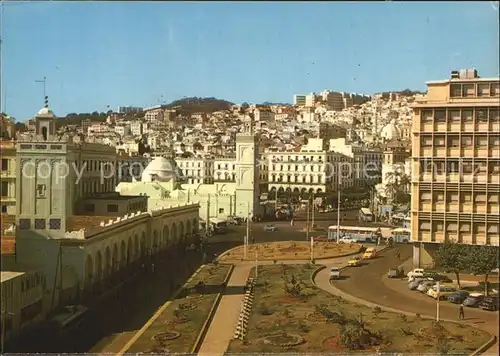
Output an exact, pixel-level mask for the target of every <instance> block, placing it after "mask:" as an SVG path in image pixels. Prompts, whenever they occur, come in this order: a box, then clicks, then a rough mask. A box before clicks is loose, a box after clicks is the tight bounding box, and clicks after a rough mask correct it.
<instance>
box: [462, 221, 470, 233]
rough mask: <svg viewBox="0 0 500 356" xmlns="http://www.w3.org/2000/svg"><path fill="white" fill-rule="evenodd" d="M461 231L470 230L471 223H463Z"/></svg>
mask: <svg viewBox="0 0 500 356" xmlns="http://www.w3.org/2000/svg"><path fill="white" fill-rule="evenodd" d="M460 232H470V223H461V224H460Z"/></svg>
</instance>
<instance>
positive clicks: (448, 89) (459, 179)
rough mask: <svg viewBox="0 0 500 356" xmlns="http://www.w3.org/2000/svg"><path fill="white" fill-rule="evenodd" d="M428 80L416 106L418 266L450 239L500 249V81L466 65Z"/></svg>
mask: <svg viewBox="0 0 500 356" xmlns="http://www.w3.org/2000/svg"><path fill="white" fill-rule="evenodd" d="M426 84H427V87H428V92H427V95H425V96H420V97H417V98H416V100H415V103H414V105H413V109H414V119H413V130H412V135H413V139H412V154H413V157H412V203H411V210H412V217H411V223H412V242H413V244H414V255H413V262H414V265H415V266H428V265H432V264H433V258H432V256H433V253H434V251H435V250H436V248H437V247H438V246H439V244H440V243H442V242H444V241H447V240H455V241H457V242H458V243H463V244H480V245H483V244H490V245H494V246H498V240H499V232H500V230H499V214H500V209H499V195H500V193H499V192H500V119H499V99H500V88H499V78H480V77H479V76H478V75H477V72H476V71H475V70H467V71H465V70H462V71H460V72H452V76H451V78H450V79H447V80H441V81H432V82H427V83H426Z"/></svg>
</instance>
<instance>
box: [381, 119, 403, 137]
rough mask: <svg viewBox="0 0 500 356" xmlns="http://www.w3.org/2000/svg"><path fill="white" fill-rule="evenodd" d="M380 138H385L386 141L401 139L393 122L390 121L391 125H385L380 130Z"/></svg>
mask: <svg viewBox="0 0 500 356" xmlns="http://www.w3.org/2000/svg"><path fill="white" fill-rule="evenodd" d="M380 136H381V137H382V138H385V139H386V140H397V139H399V138H400V137H401V133H400V132H399V129H398V128H397V126H396V124H395V123H394V121H391V123H389V124H387V125H385V126H384V127H383V128H382V131H380Z"/></svg>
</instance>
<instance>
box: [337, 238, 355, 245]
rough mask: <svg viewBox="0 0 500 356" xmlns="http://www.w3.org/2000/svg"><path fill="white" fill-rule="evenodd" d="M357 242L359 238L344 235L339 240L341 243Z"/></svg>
mask: <svg viewBox="0 0 500 356" xmlns="http://www.w3.org/2000/svg"><path fill="white" fill-rule="evenodd" d="M357 242H358V240H354V239H353V238H350V237H342V238H341V239H340V240H339V243H341V244H355V243H357Z"/></svg>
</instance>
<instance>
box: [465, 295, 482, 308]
mask: <svg viewBox="0 0 500 356" xmlns="http://www.w3.org/2000/svg"><path fill="white" fill-rule="evenodd" d="M483 300H484V294H483V293H471V294H469V296H468V297H467V298H465V300H464V302H463V303H462V305H464V306H466V307H470V308H476V307H478V306H479V304H481V302H482V301H483Z"/></svg>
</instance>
